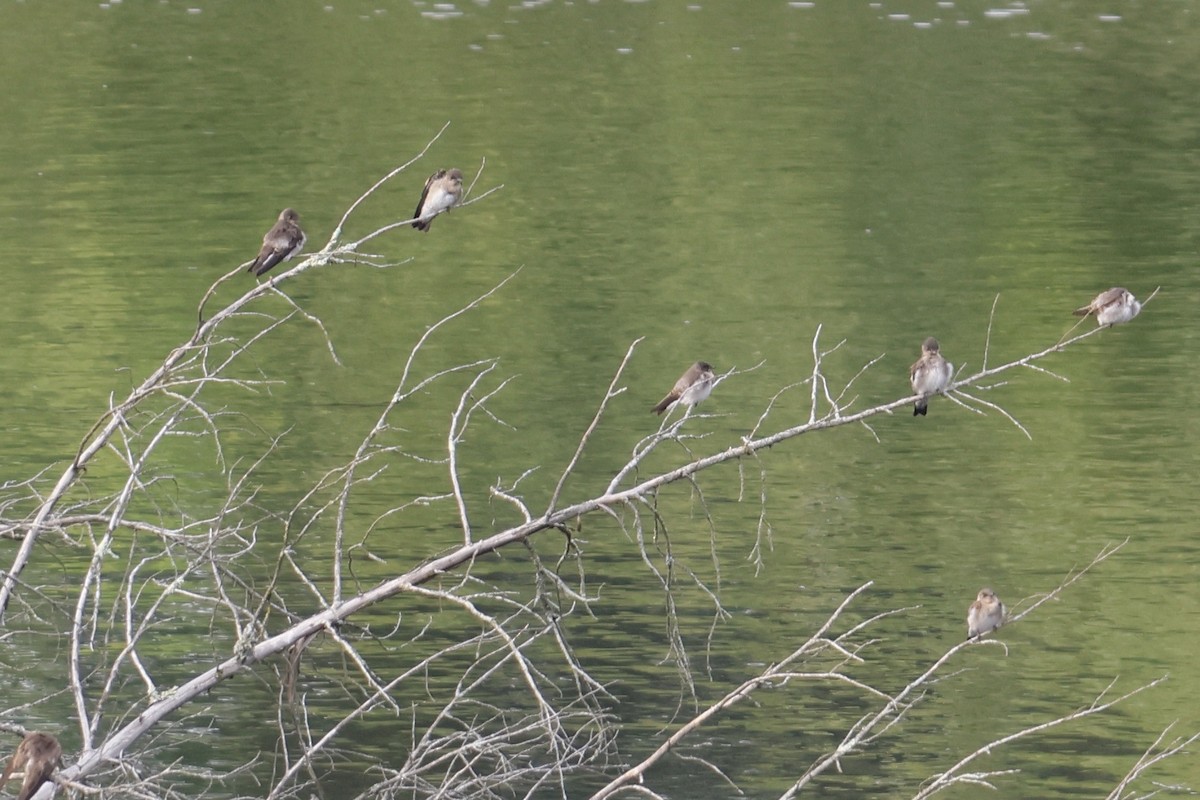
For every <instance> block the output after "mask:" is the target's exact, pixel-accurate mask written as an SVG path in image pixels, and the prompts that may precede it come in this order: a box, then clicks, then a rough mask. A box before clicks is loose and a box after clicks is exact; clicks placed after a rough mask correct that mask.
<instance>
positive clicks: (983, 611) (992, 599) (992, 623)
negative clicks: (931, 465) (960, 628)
mask: <svg viewBox="0 0 1200 800" xmlns="http://www.w3.org/2000/svg"><path fill="white" fill-rule="evenodd" d="M1006 611H1007V609H1005V608H1004V603H1001V602H1000V598H999V597H996V593H995V592H993V591H992V590H991V589H988V588H983V589H980V590H979V596H978V597H976V598H975V602H974V603H971V607H970V608H969V609H967V638H968V639H974V638H975V637H976V636H982V635H983V634H985V633H991V632H992V631H994V630H996V628H999V627H1000V626H1001V625H1003V624H1004V614H1005V612H1006Z"/></svg>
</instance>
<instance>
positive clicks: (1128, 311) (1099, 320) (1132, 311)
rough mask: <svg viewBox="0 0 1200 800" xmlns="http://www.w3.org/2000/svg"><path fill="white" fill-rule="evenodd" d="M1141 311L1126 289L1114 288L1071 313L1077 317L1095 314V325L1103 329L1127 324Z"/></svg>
mask: <svg viewBox="0 0 1200 800" xmlns="http://www.w3.org/2000/svg"><path fill="white" fill-rule="evenodd" d="M1141 310H1142V304H1141V303H1139V302H1138V301H1137V298H1136V297H1134V296H1133V294H1132V293H1130V291H1129V290H1128V289H1123V288H1121V287H1120V286H1114V287H1113V288H1111V289H1109V290H1108V291H1107V292H1101V293H1100V294H1098V295H1096V299H1095V300H1093V301H1092V302H1090V303H1088V304H1087V305H1086V306H1084V307H1083V308H1077V309H1075V310H1074V311H1073V312H1072V313H1073V314H1074V315H1075V316H1077V317H1086V316H1087V315H1089V314H1095V315H1096V324H1097V325H1099V326H1100V327H1104V326H1105V325H1120V324H1121V323H1122V322H1129V320H1131V319H1133V318H1134V317H1136V316H1137V315H1138V312H1139V311H1141Z"/></svg>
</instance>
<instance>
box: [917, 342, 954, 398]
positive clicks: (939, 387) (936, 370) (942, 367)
mask: <svg viewBox="0 0 1200 800" xmlns="http://www.w3.org/2000/svg"><path fill="white" fill-rule="evenodd" d="M952 377H954V365H953V364H951V363H950V362H949V361H947V360H946V359H944V358H942V353H941V348H940V346H939V345H938V340H937V339H935V338H933V337H932V336H930V337H929V338H928V339H926V340H925V343H924V344H922V345H921V357H920V358H919V359H917V363H915V364H913V365H912V366H911V367H909V368H908V380H909V382H910V383H911V384H912V390H913V391H914V392H916V393H917V394H919V395H922V397H921V399H920V400H918V401H917V403H916V405H914V406H913V416H914V417H915V416H917V415H918V414H919V415H921V416H922V417H923V416H925V412H926V411H928V409H929V395H931V394H937V393H938V392H940V391H943V390H945V388H946V387H947V386H949V385H950V379H951V378H952Z"/></svg>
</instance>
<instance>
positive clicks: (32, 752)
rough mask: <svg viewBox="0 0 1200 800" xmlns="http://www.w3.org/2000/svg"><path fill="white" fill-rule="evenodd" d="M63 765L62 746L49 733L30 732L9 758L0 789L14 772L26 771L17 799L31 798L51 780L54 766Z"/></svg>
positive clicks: (1, 777)
mask: <svg viewBox="0 0 1200 800" xmlns="http://www.w3.org/2000/svg"><path fill="white" fill-rule="evenodd" d="M61 765H62V747H61V746H59V744H58V740H57V739H55V738H54V737H53V736H51V735H50V734H48V733H30V734H27V735H26V736H25V738H24V739H22V740H21V743H20V744H19V745H17V752H16V753H14V754H13V757H12V758H11V759H9V762H8V766H7V767H5V768H4V774H3V775H0V789H3V788H4V787H5V785H6V784H7V783H8V780H9V778H11V777H12V774H13V773H14V772H23V773H25V778H24V781H23V782H22V783H21V791H20V792H19V793H18V794H17V800H29V798H31V797H33V795H34V794H35V793H36V792H37V790H38V789H40V788H41V787H42V784H43V783H45V782H46V781H48V780H50V775H51V774H53V772H54V768H55V767H58V766H61Z"/></svg>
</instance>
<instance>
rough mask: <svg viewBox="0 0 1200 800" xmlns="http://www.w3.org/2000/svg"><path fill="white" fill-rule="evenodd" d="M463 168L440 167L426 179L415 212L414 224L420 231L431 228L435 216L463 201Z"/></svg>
mask: <svg viewBox="0 0 1200 800" xmlns="http://www.w3.org/2000/svg"><path fill="white" fill-rule="evenodd" d="M462 182H463V174H462V170H459V169H452V170H444V169H439V170H438V171H437V172H435V173H433V174H432V175H430V176H429V180H427V181H425V188H424V189H422V190H421V199H420V200H418V201H417V210H416V211H414V212H413V219H415V220H416V222H414V223H413V224H412V226H413V227H414V228H416V229H417V230H419V231H427V230H429V226H430V225H432V224H433V218H434V217H436V216H437V215H438V214H440V213H442V212H443V211H449V210H450V209H452V208H454V207H455V206H456V205H458V204H459V203H460V202H461V201H462V193H463V188H462Z"/></svg>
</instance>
